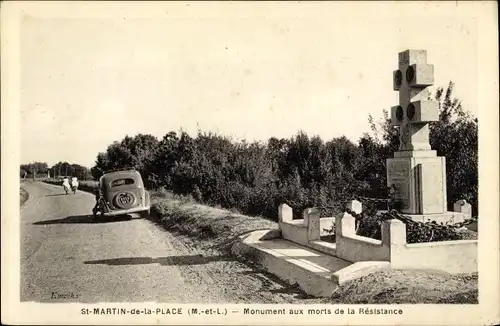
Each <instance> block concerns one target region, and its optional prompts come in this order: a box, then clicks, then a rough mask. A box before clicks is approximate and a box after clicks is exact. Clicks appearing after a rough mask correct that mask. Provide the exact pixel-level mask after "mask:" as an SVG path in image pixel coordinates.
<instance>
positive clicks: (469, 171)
mask: <svg viewBox="0 0 500 326" xmlns="http://www.w3.org/2000/svg"><path fill="white" fill-rule="evenodd" d="M452 89H453V84H450V86H449V87H448V90H447V91H446V93H444V91H443V90H442V89H438V92H437V93H436V96H435V97H436V99H437V100H438V101H439V103H440V104H441V113H440V122H438V123H436V124H434V125H433V126H431V144H432V146H433V147H434V148H435V149H436V150H437V151H438V153H439V155H446V159H447V164H446V166H447V171H448V173H447V189H448V194H447V195H448V199H449V200H450V204H452V203H453V202H454V201H456V200H457V199H462V198H463V199H466V200H467V201H469V202H471V203H472V204H473V207H474V211H473V213H474V215H476V214H477V185H478V180H477V119H473V118H472V117H470V116H468V115H467V114H466V113H464V111H463V110H462V108H461V106H460V103H459V102H458V100H453V99H452V98H451V93H452ZM443 94H445V95H444V96H443ZM384 114H385V117H384V119H383V121H382V123H381V124H380V126H378V127H377V126H376V125H375V124H374V123H373V119H372V118H371V117H370V120H369V121H370V123H371V127H372V131H373V133H374V135H368V134H365V135H364V136H363V137H362V138H361V139H360V141H359V143H358V144H355V143H353V142H352V141H350V140H348V139H347V138H345V137H339V138H335V139H332V140H329V141H327V142H324V141H323V140H322V139H321V138H319V137H309V136H307V135H306V134H304V133H303V132H299V133H298V134H297V135H295V136H294V137H291V138H290V139H277V138H270V139H269V141H268V142H267V143H261V142H253V143H248V142H246V141H233V140H232V139H230V138H228V137H224V136H220V135H217V134H213V133H202V132H198V135H197V136H196V137H191V136H189V135H188V134H187V133H185V132H179V133H176V132H169V133H167V134H166V135H165V136H164V137H163V139H161V140H158V139H156V137H154V136H152V135H144V134H139V135H136V136H134V137H129V136H126V137H125V138H124V139H123V140H121V141H116V142H114V143H113V144H111V145H110V146H108V148H107V149H106V152H103V153H99V154H98V155H97V159H96V165H95V166H94V167H93V168H92V169H91V171H92V174H93V176H94V178H98V177H99V176H100V175H101V174H102V171H105V170H108V169H111V168H122V167H128V166H133V167H135V168H136V169H137V170H139V171H140V172H141V174H142V176H143V179H144V180H145V182H146V186H147V187H148V189H159V188H165V189H167V190H169V191H172V192H173V193H174V194H179V195H186V196H192V197H193V198H194V199H195V200H196V201H198V202H202V203H207V204H210V205H214V206H221V207H224V208H228V209H231V208H234V209H237V210H239V211H240V212H241V213H244V214H251V215H265V216H268V217H272V218H275V219H276V218H277V211H278V205H279V204H281V203H287V204H288V205H289V206H291V207H292V208H293V209H294V212H295V214H297V216H295V217H296V218H297V217H299V216H298V215H300V213H301V211H302V210H303V209H305V208H307V207H313V206H316V207H320V208H321V209H322V214H325V215H328V214H333V213H334V212H338V211H339V210H340V209H341V206H342V205H341V203H343V202H345V201H347V200H351V199H354V197H356V196H368V197H377V198H386V197H387V189H386V166H385V162H386V159H387V158H388V157H391V156H392V154H393V152H394V151H395V150H396V149H397V147H398V136H397V132H396V131H395V130H394V128H392V127H391V126H390V120H389V118H388V115H387V112H385V113H384ZM379 129H380V130H379ZM463 162H466V164H463ZM331 206H336V207H331ZM364 223H372V224H373V223H377V222H376V221H373V222H368V221H365V222H364ZM373 225H374V224H373ZM366 228H367V230H368V229H371V227H369V226H366ZM366 232H368V231H366ZM374 232H375V231H374ZM412 232H413V231H412ZM415 232H417V231H415ZM434 236H436V235H435V234H434ZM416 237H417V238H422V237H423V238H425V237H426V236H423V235H422V236H416ZM428 237H430V235H428Z"/></svg>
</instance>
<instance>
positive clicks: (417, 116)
mask: <svg viewBox="0 0 500 326" xmlns="http://www.w3.org/2000/svg"><path fill="white" fill-rule="evenodd" d="M393 77H394V79H393V81H394V90H395V91H399V105H398V106H394V107H392V108H391V125H392V126H397V127H399V140H400V144H399V150H400V151H428V150H431V146H430V144H429V122H433V121H438V120H439V104H438V103H437V102H436V101H432V100H428V99H426V98H424V96H425V95H427V92H424V90H425V88H427V87H428V86H431V85H433V84H434V66H433V65H429V64H427V51H426V50H406V51H404V52H401V53H399V69H398V70H396V71H394V72H393Z"/></svg>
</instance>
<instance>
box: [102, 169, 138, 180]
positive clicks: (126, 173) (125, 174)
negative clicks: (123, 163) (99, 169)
mask: <svg viewBox="0 0 500 326" xmlns="http://www.w3.org/2000/svg"><path fill="white" fill-rule="evenodd" d="M140 177H141V175H140V174H139V172H137V171H136V170H122V171H113V172H108V173H105V174H104V175H103V176H102V177H101V180H106V181H108V180H114V179H119V178H133V179H137V178H140Z"/></svg>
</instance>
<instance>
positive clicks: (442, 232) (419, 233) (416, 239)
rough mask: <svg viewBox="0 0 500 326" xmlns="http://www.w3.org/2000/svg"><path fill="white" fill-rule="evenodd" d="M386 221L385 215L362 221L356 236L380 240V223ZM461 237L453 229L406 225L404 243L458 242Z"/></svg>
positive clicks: (377, 215) (375, 215)
mask: <svg viewBox="0 0 500 326" xmlns="http://www.w3.org/2000/svg"><path fill="white" fill-rule="evenodd" d="M385 219H387V216H386V215H382V214H373V215H371V216H368V217H366V218H364V219H362V220H361V221H360V223H359V227H358V229H357V232H356V233H357V234H358V235H360V236H364V237H369V238H373V239H377V240H381V236H382V234H381V226H382V222H383V221H384V220H385ZM460 239H461V236H460V234H458V233H457V232H456V231H455V230H454V229H437V228H428V227H422V226H419V225H416V224H406V242H407V243H421V242H434V241H450V240H460Z"/></svg>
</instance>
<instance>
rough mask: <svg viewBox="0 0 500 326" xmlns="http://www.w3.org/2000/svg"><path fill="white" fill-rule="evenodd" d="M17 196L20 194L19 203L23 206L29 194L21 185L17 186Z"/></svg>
mask: <svg viewBox="0 0 500 326" xmlns="http://www.w3.org/2000/svg"><path fill="white" fill-rule="evenodd" d="M19 196H20V205H21V206H23V205H24V203H25V202H26V201H27V200H28V198H29V196H30V195H29V194H28V192H27V191H26V190H24V188H23V187H21V188H19Z"/></svg>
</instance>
